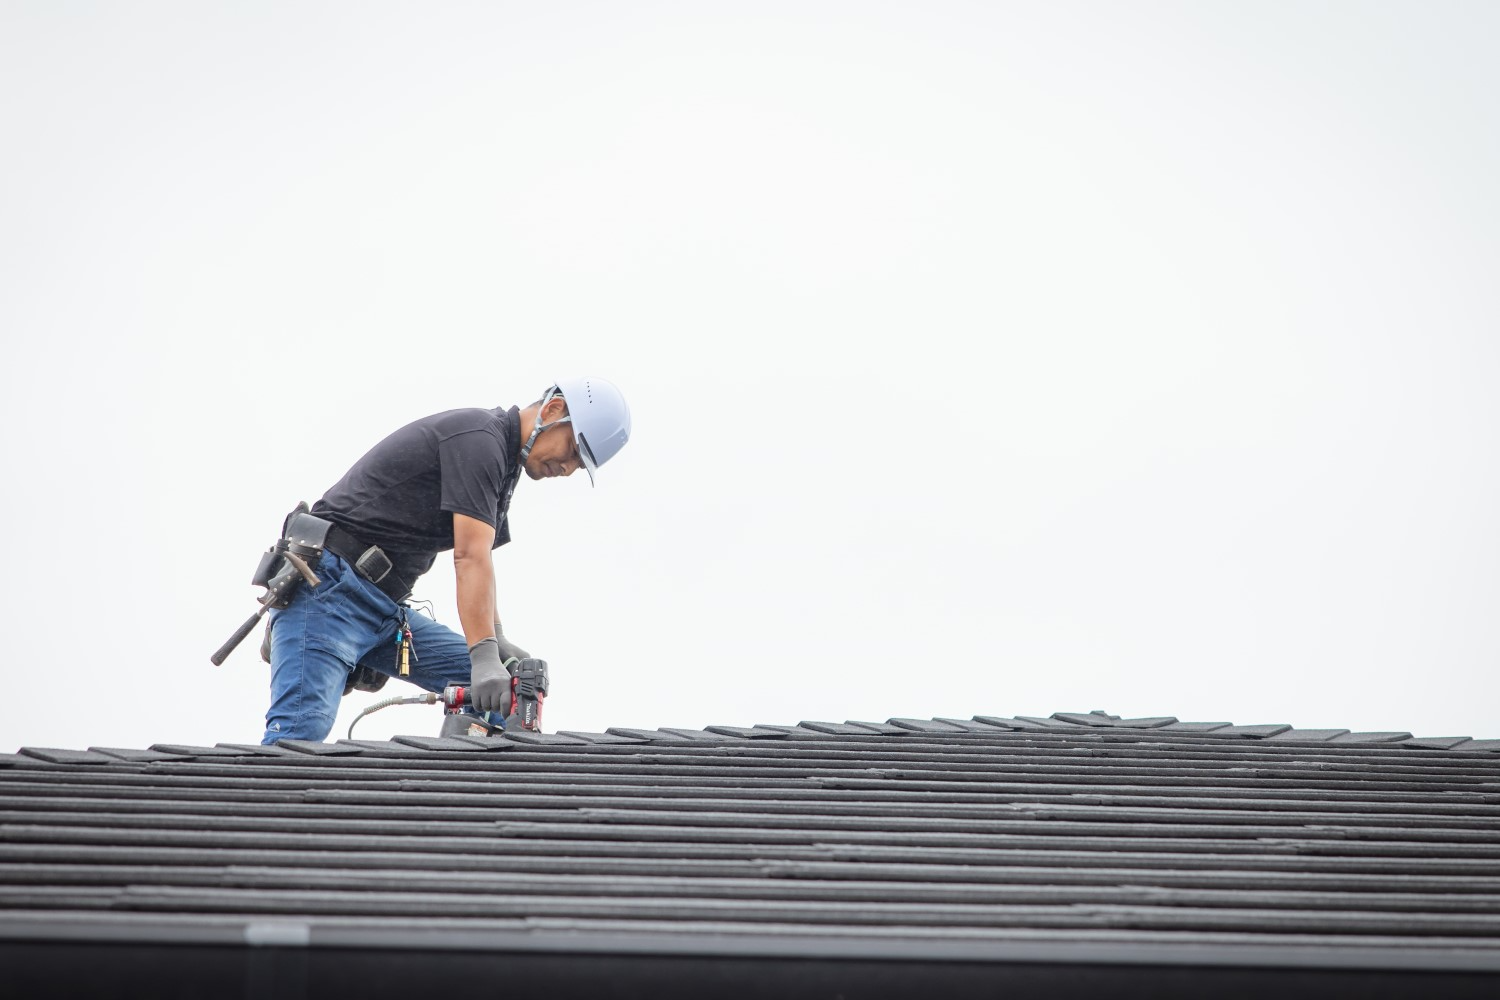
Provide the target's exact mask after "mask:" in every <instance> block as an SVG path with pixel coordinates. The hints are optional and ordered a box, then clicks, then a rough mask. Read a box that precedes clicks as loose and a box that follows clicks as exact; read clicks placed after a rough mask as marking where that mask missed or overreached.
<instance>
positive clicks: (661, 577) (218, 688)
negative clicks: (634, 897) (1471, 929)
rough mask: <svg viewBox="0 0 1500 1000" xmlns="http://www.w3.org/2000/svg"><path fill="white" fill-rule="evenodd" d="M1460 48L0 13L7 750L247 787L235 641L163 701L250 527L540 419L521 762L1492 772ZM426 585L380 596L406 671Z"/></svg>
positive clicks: (1329, 39) (317, 8)
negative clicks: (405, 451)
mask: <svg viewBox="0 0 1500 1000" xmlns="http://www.w3.org/2000/svg"><path fill="white" fill-rule="evenodd" d="M1497 37H1500V6H1496V5H1494V4H1488V3H1482V2H1476V3H1442V2H1432V0H1423V2H1420V3H1415V2H1414V3H1375V2H1350V3H1267V2H1258V3H1217V4H1216V3H1201V2H1194V3H1060V2H1047V3H1040V2H1039V3H1028V4H1000V3H980V2H974V3H953V2H934V0H922V2H911V3H879V4H876V3H867V2H851V3H816V2H808V0H799V2H795V3H773V2H767V0H756V2H753V3H743V4H734V3H714V4H701V3H657V4H650V3H635V4H607V3H566V2H555V3H547V4H535V3H527V4H519V3H518V4H504V3H477V2H476V3H421V4H418V3H403V4H389V3H385V4H380V3H368V2H359V3H354V2H350V3H343V4H328V3H322V4H318V3H305V2H301V3H286V4H268V3H258V4H231V3H215V4H205V3H196V2H192V3H187V2H184V3H144V2H142V3H130V4H121V3H99V4H85V3H66V2H59V0H38V2H18V0H6V2H5V3H3V5H0V142H3V156H0V274H3V275H4V291H3V293H0V332H3V336H4V348H5V349H4V354H3V358H4V370H5V373H6V375H5V380H4V389H5V391H4V393H3V394H0V407H3V413H0V416H3V418H4V421H5V427H6V428H7V431H6V433H5V434H4V436H3V443H0V462H3V467H4V469H5V478H6V482H7V484H8V488H7V489H6V490H5V492H4V499H3V501H0V503H3V507H0V511H3V513H4V515H5V518H4V520H5V523H6V524H7V525H8V527H7V528H6V535H7V536H8V537H7V541H6V545H5V548H6V550H7V551H8V553H9V572H8V573H7V574H6V576H5V582H4V584H3V597H4V606H5V607H6V609H7V610H8V615H7V618H6V620H5V622H4V624H3V632H4V644H3V648H4V658H5V662H6V673H5V688H4V692H3V697H0V749H5V750H9V749H12V748H13V747H14V746H17V745H44V746H79V747H81V746H88V745H102V746H146V745H149V744H151V743H155V742H189V743H213V742H217V741H221V740H222V741H234V742H253V741H256V740H258V739H259V736H260V733H261V731H262V728H263V712H264V709H265V704H266V680H267V670H266V668H265V667H264V666H263V665H262V664H261V663H260V661H259V660H258V658H257V657H256V654H255V639H253V638H252V640H250V641H247V642H246V643H245V645H244V646H242V647H241V649H240V651H239V652H237V653H236V654H235V656H234V657H232V658H231V659H230V660H229V662H228V663H227V664H226V665H225V666H224V667H222V668H215V667H213V666H211V665H210V664H209V662H208V655H209V653H211V652H212V651H213V650H214V649H215V648H216V647H217V646H218V645H219V643H220V642H221V641H222V640H223V639H224V638H225V637H226V636H227V635H228V634H229V632H230V631H231V630H232V629H233V628H234V627H235V626H236V625H237V624H238V623H239V622H240V621H241V620H243V618H244V617H245V616H246V615H248V614H249V613H250V612H252V611H253V610H254V609H255V604H254V597H255V595H256V594H257V593H258V592H257V591H256V590H254V589H253V588H251V587H250V586H249V585H248V579H249V575H250V572H251V570H252V569H253V567H254V564H255V561H256V559H257V556H258V553H259V552H260V551H261V550H262V549H264V548H265V546H266V545H267V544H269V543H270V542H271V541H272V539H273V538H274V537H275V534H276V532H277V530H278V529H279V526H280V523H281V517H282V515H283V514H284V512H285V511H286V510H287V509H288V508H289V507H290V506H291V505H292V504H293V503H295V502H296V501H297V500H298V499H303V498H305V499H307V500H309V501H311V500H314V499H316V498H317V497H318V496H319V495H320V494H321V493H322V492H323V491H324V490H325V489H326V488H327V487H328V486H329V485H331V484H332V483H333V482H334V481H335V480H336V479H337V478H338V477H339V476H340V475H341V474H342V473H343V472H344V470H345V469H346V468H347V466H348V465H349V464H350V463H351V462H352V461H353V460H354V459H355V458H357V457H358V456H359V455H360V454H361V453H362V452H363V451H365V449H367V448H368V447H369V446H370V445H372V444H373V443H374V442H375V441H377V440H378V439H380V438H381V437H383V436H384V435H385V434H387V433H388V432H390V431H391V430H394V429H395V428H396V427H398V426H400V425H401V424H403V423H405V422H407V421H408V420H411V419H413V418H416V417H418V416H422V415H425V414H427V413H431V412H435V411H438V410H443V409H448V408H451V407H455V406H486V407H489V406H496V405H501V404H507V405H508V404H511V403H521V404H524V403H526V402H529V401H530V400H532V399H534V398H536V396H537V395H539V394H540V391H541V390H542V389H543V388H544V387H545V386H546V385H547V384H549V383H550V382H551V381H552V380H554V379H555V378H558V377H560V376H564V375H568V374H580V373H587V374H595V375H601V376H603V377H606V378H609V379H611V380H613V381H615V382H616V383H617V384H618V385H620V386H621V387H622V388H623V389H624V390H625V392H626V394H627V396H628V398H629V399H630V401H631V404H632V409H633V412H634V416H635V438H634V440H633V441H632V442H631V444H630V445H629V447H628V448H627V449H626V450H625V451H624V452H623V453H622V454H621V455H620V457H619V458H617V459H616V460H615V461H614V462H613V463H612V464H610V465H609V466H607V467H606V468H605V469H604V470H603V473H602V475H601V477H600V487H599V488H598V489H597V490H594V491H590V490H589V488H588V483H587V481H586V479H584V478H583V477H581V476H580V477H576V478H575V479H573V480H568V481H565V482H561V483H559V482H549V483H532V482H530V481H523V484H522V486H521V488H520V489H519V490H518V491H517V494H516V498H515V506H514V510H513V519H514V533H515V538H516V540H515V541H514V542H513V543H512V544H511V545H509V546H507V547H506V548H504V549H501V550H500V551H499V552H498V553H497V556H496V568H497V575H498V579H499V588H500V603H501V611H502V614H503V615H504V617H505V618H506V621H507V632H508V633H509V634H510V635H511V636H512V637H513V638H514V639H515V640H516V641H517V642H519V643H520V644H522V645H523V646H526V647H527V648H529V649H530V650H531V651H532V652H533V653H534V654H536V655H539V656H543V657H545V658H546V659H548V660H549V661H550V663H551V665H552V670H553V676H554V691H553V697H552V699H551V700H550V701H549V702H548V706H547V712H546V718H545V722H546V724H547V728H548V729H551V730H557V729H593V730H598V729H603V728H606V727H608V726H611V725H635V726H658V725H677V726H694V727H698V726H703V725H709V724H719V723H722V724H740V725H748V724H751V723H755V722H775V723H791V722H796V721H798V720H801V719H829V720H843V719H884V718H887V717H890V716H898V715H915V716H921V717H928V716H934V715H954V716H961V717H967V716H970V715H974V714H998V715H1012V714H1041V715H1046V714H1050V713H1051V712H1054V711H1087V710H1090V709H1094V708H1105V709H1107V710H1109V711H1111V712H1115V713H1121V714H1130V715H1157V714H1170V715H1177V716H1179V717H1181V718H1183V719H1192V720H1217V719H1227V720H1232V721H1236V722H1241V723H1258V722H1288V723H1292V724H1295V725H1301V726H1340V727H1349V728H1353V729H1404V730H1412V731H1415V732H1417V733H1419V734H1421V735H1475V736H1485V735H1488V736H1500V721H1497V720H1496V718H1495V695H1496V690H1497V682H1496V665H1497V659H1500V614H1497V608H1500V570H1497V567H1500V529H1497V526H1496V516H1495V512H1496V510H1497V506H1500V477H1497V471H1500V468H1497V456H1500V448H1497V445H1500V421H1497V416H1500V414H1497V404H1496V391H1495V387H1496V385H1497V383H1500V343H1497V319H1500V291H1497V282H1496V278H1495V275H1496V273H1497V267H1500V253H1497V250H1500V238H1497V230H1500V197H1497V194H1496V191H1497V185H1496V183H1495V178H1496V177H1500V111H1497V107H1500V103H1497V101H1496V95H1497V94H1500V61H1497V60H1496V59H1495V58H1494V51H1495V44H1496V40H1497ZM451 565H452V564H451V561H449V560H447V558H446V557H444V558H442V559H440V561H439V563H438V567H437V568H436V569H435V570H434V571H433V572H432V573H431V574H429V575H428V576H427V577H426V578H424V580H423V581H422V583H421V585H420V586H419V588H418V595H419V596H425V597H428V598H430V599H431V600H432V601H433V602H434V604H435V605H436V607H437V609H438V611H439V618H440V619H442V620H444V621H447V622H449V623H450V624H456V621H457V616H456V613H455V612H454V601H453V575H452V569H451ZM402 689H403V685H400V684H398V683H397V682H392V683H391V684H389V685H387V687H386V689H385V691H384V692H382V693H381V695H380V696H378V697H386V696H389V695H392V694H395V693H398V692H402ZM406 690H408V691H410V693H415V690H414V689H406ZM376 697H377V696H354V697H351V698H348V699H346V700H345V711H344V712H343V713H341V715H340V720H339V723H338V726H337V729H336V731H335V735H336V736H342V734H343V730H344V728H345V727H346V726H347V724H348V722H349V720H350V719H351V718H352V717H353V715H354V714H355V713H356V712H357V711H358V710H359V709H360V708H362V707H364V706H365V705H367V704H369V703H370V702H372V701H374V700H376ZM439 722H440V719H439V716H438V710H437V709H435V708H392V709H388V710H386V711H385V712H383V713H381V714H379V715H375V716H372V717H370V718H368V719H366V720H365V721H364V722H362V723H361V724H360V728H359V730H358V733H359V735H361V736H364V737H371V738H374V737H382V736H387V735H390V734H392V733H435V732H436V730H437V727H438V725H439Z"/></svg>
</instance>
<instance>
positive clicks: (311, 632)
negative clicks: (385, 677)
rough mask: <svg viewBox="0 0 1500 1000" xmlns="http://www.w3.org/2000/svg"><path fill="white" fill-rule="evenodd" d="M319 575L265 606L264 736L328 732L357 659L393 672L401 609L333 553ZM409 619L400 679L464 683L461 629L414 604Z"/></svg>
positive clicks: (436, 686) (423, 684)
mask: <svg viewBox="0 0 1500 1000" xmlns="http://www.w3.org/2000/svg"><path fill="white" fill-rule="evenodd" d="M317 574H318V576H319V578H320V579H321V581H322V582H321V583H319V584H318V586H317V587H309V586H307V584H305V583H304V584H303V585H302V586H300V587H298V588H297V592H296V594H295V595H294V596H293V597H292V602H291V603H290V604H289V605H287V606H286V607H285V608H282V609H280V610H272V611H271V612H270V615H271V707H270V709H269V710H268V711H267V712H266V734H265V737H264V738H263V739H262V740H261V742H262V743H275V742H276V741H277V740H287V739H292V740H323V739H325V738H327V736H328V733H329V731H330V730H332V729H333V720H334V716H336V715H337V714H338V709H339V699H340V698H342V697H343V694H344V684H345V682H346V681H347V680H348V679H349V674H350V673H351V672H352V671H353V670H354V668H355V666H356V665H357V666H364V667H369V668H370V669H372V670H377V671H379V672H380V673H382V674H389V675H391V676H393V677H394V676H396V673H397V664H396V626H397V624H398V623H399V622H400V620H401V618H400V616H401V613H402V611H403V610H405V609H403V608H401V607H399V606H398V605H397V604H396V602H394V601H392V600H391V599H390V598H389V597H387V596H386V595H385V594H384V593H382V592H381V591H380V589H379V588H378V587H376V586H375V585H374V584H373V583H371V582H370V581H369V580H366V579H365V578H364V577H362V576H360V575H359V574H358V573H356V572H355V571H354V569H353V567H351V566H350V565H349V564H348V563H346V562H344V560H342V559H340V558H339V557H338V556H336V555H334V554H333V553H332V552H327V551H325V552H324V553H323V558H322V559H321V560H320V561H319V563H318V566H317ZM407 623H408V625H409V626H410V627H411V632H412V652H413V653H414V654H415V655H414V657H412V659H411V661H410V665H411V673H410V674H409V675H408V676H407V677H406V678H404V679H405V680H409V681H411V682H412V683H413V684H415V685H417V686H418V687H420V688H422V689H424V690H426V691H441V690H442V689H443V688H444V686H446V685H448V684H454V683H457V684H467V683H468V682H469V648H468V645H467V644H466V643H465V642H464V637H463V636H461V635H459V634H458V633H457V632H455V631H453V630H452V629H450V628H448V627H447V626H446V625H439V624H438V623H437V622H435V621H433V620H432V619H431V618H428V617H427V616H426V615H424V614H420V613H418V612H416V611H407ZM436 731H437V723H436V722H434V723H433V732H434V735H435V734H436Z"/></svg>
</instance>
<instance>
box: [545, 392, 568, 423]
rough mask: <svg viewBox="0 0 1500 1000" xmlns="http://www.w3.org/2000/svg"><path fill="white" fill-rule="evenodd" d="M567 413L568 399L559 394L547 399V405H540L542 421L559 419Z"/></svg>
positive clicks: (548, 421)
mask: <svg viewBox="0 0 1500 1000" xmlns="http://www.w3.org/2000/svg"><path fill="white" fill-rule="evenodd" d="M567 415H568V401H567V400H566V399H563V398H562V397H561V396H553V397H552V398H551V399H549V400H547V405H546V406H544V407H542V423H544V424H550V423H552V422H553V421H554V420H561V419H562V418H563V417H566V416H567Z"/></svg>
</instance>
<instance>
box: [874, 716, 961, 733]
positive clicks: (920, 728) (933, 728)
mask: <svg viewBox="0 0 1500 1000" xmlns="http://www.w3.org/2000/svg"><path fill="white" fill-rule="evenodd" d="M890 724H891V725H893V726H897V727H899V728H901V729H910V730H912V731H913V732H918V733H962V732H966V731H967V730H965V729H964V727H963V726H960V725H957V724H956V723H952V722H944V721H942V720H941V719H891V720H890Z"/></svg>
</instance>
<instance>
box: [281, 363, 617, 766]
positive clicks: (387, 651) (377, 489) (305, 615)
mask: <svg viewBox="0 0 1500 1000" xmlns="http://www.w3.org/2000/svg"><path fill="white" fill-rule="evenodd" d="M629 438H630V410H629V409H628V407H627V406H626V405H625V399H624V397H623V396H622V395H621V394H620V391H619V389H617V388H615V386H614V385H612V384H611V383H609V382H606V381H604V380H603V379H598V378H575V379H569V380H565V381H561V382H558V383H557V384H556V385H554V386H552V387H550V388H549V389H548V390H547V391H546V392H545V393H544V394H543V395H542V398H541V399H539V400H537V401H536V402H534V403H532V404H531V405H530V406H528V407H526V408H525V409H519V408H517V407H514V406H513V407H510V408H497V409H493V410H486V409H477V408H476V409H460V410H448V411H446V412H444V413H438V414H434V415H432V416H430V417H424V418H422V419H421V420H417V421H414V422H412V423H410V424H407V425H406V426H405V427H403V428H401V429H400V430H398V431H396V432H395V433H394V434H391V435H390V436H389V437H387V438H386V439H385V440H383V441H381V442H380V443H379V444H377V445H376V446H375V447H374V448H372V449H370V451H369V452H368V453H367V454H366V455H365V456H364V457H363V458H361V459H360V460H359V461H357V462H355V463H354V466H353V468H351V469H350V470H349V471H348V472H347V473H345V475H344V477H343V478H342V479H340V480H339V481H338V482H337V483H335V484H334V485H333V488H332V489H330V490H329V491H328V492H327V493H325V494H323V497H322V499H320V500H318V502H317V503H316V504H314V505H313V506H312V509H311V516H312V517H313V518H321V519H323V521H326V522H331V524H332V527H331V528H328V529H327V536H326V538H325V540H324V543H323V553H322V556H321V558H320V559H319V561H318V563H317V567H316V575H317V577H318V579H319V583H318V585H317V586H316V587H311V586H307V585H303V586H301V587H299V588H298V589H297V590H296V592H295V593H294V595H293V597H292V599H291V601H290V603H289V604H287V606H286V607H284V608H281V609H278V610H272V611H271V612H270V621H269V623H268V625H267V633H266V641H265V643H263V644H262V656H263V657H265V658H266V659H267V660H269V662H270V664H271V707H270V709H269V710H268V711H267V713H266V731H265V737H264V739H263V740H262V741H261V742H262V743H267V744H269V743H274V742H276V741H277V740H282V739H300V740H322V739H324V738H325V737H327V736H328V734H329V731H330V730H332V728H333V722H334V717H335V715H336V714H337V712H338V706H339V699H340V698H341V697H342V696H343V695H344V694H348V693H349V691H351V690H354V689H356V688H358V689H361V690H369V691H373V690H377V689H379V687H380V686H381V685H383V684H384V683H385V680H386V678H387V677H389V676H399V675H400V673H401V670H402V662H401V661H402V655H401V654H402V646H403V645H404V646H405V652H406V668H407V669H408V670H409V673H408V674H407V675H406V677H405V678H404V679H406V680H409V681H411V682H412V683H414V684H416V685H417V686H418V687H421V688H424V689H425V690H428V691H441V690H442V689H443V688H444V687H445V686H446V685H448V684H464V685H467V686H468V687H469V689H470V698H471V702H470V703H471V707H472V709H473V710H474V711H475V712H478V713H483V715H482V718H485V719H487V720H490V721H492V722H495V723H500V722H501V720H503V719H504V718H505V716H506V714H507V713H508V712H509V710H510V701H511V684H510V674H509V673H508V672H507V669H506V664H507V662H509V661H510V659H511V658H512V657H516V658H519V659H526V658H527V657H528V656H529V655H530V654H528V653H527V652H526V650H524V649H522V648H521V647H520V646H518V645H516V643H515V642H514V641H512V640H511V639H510V638H509V637H507V636H506V635H505V632H504V630H503V629H502V627H501V619H500V613H499V611H498V609H497V605H496V603H495V571H494V563H493V561H492V557H491V552H492V550H494V549H496V548H498V547H499V546H501V545H504V544H505V543H506V542H508V541H510V523H509V517H508V516H507V514H508V511H509V508H510V499H511V495H512V494H513V493H514V491H515V488H516V484H517V482H518V481H519V480H520V474H521V472H522V470H524V471H525V473H526V475H527V476H528V477H529V478H531V479H553V478H557V477H560V476H570V475H572V474H573V473H574V472H576V471H578V469H579V468H580V467H581V468H583V469H584V470H585V471H587V473H588V475H589V481H590V482H591V483H592V482H593V480H594V473H595V470H596V469H597V468H598V467H599V466H601V465H603V464H604V463H605V462H608V461H609V460H610V459H611V458H613V457H614V456H615V455H616V454H617V453H618V452H619V450H620V449H621V448H622V447H624V445H625V443H626V441H628V440H629ZM293 516H294V517H295V516H297V515H295V514H294V515H293ZM301 516H303V517H306V516H307V515H305V514H304V515H301ZM290 523H292V518H291V517H289V518H288V524H290ZM311 523H314V524H319V525H320V527H321V522H311ZM449 549H451V550H452V551H453V569H454V574H455V576H456V577H457V581H458V619H459V625H460V627H461V629H462V634H461V635H460V634H459V633H458V632H455V631H453V630H452V629H449V628H448V627H446V626H444V625H441V624H439V623H438V622H436V621H434V620H433V619H431V618H430V617H428V616H426V615H424V614H421V613H419V612H417V611H415V610H413V609H412V608H411V606H410V605H409V604H408V603H407V602H408V599H409V598H410V596H411V587H412V584H413V583H415V582H416V580H417V578H418V577H420V576H421V575H422V574H423V573H425V572H427V570H428V569H430V568H431V567H432V564H433V562H434V561H435V560H436V558H437V556H438V554H439V553H440V552H445V551H448V550H449ZM398 638H399V642H398Z"/></svg>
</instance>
